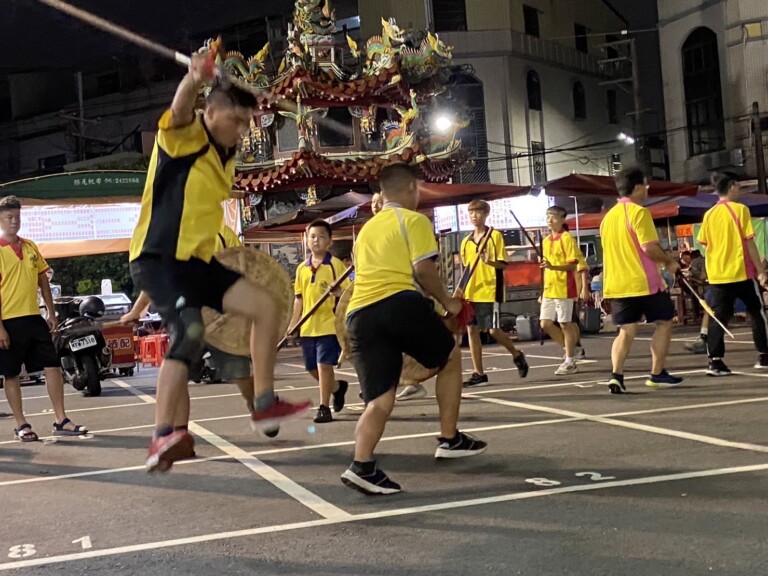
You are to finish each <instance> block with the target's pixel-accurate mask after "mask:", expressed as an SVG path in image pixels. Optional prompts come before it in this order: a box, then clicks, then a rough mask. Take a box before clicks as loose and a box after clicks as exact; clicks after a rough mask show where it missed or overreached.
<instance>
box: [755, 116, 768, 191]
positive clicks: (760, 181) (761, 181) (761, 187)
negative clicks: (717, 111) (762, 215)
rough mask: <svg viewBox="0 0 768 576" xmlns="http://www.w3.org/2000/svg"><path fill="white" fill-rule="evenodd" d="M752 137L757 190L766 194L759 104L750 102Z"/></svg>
mask: <svg viewBox="0 0 768 576" xmlns="http://www.w3.org/2000/svg"><path fill="white" fill-rule="evenodd" d="M752 138H754V143H755V160H756V164H757V191H758V193H760V194H766V192H768V191H766V185H765V156H764V154H763V128H762V126H761V125H760V105H759V104H758V103H757V102H752Z"/></svg>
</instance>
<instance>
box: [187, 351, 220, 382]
mask: <svg viewBox="0 0 768 576" xmlns="http://www.w3.org/2000/svg"><path fill="white" fill-rule="evenodd" d="M189 379H190V380H192V382H194V383H195V384H200V382H205V383H206V384H220V383H221V382H222V379H221V376H219V370H218V368H217V367H216V366H214V364H213V362H212V361H211V353H210V351H209V350H206V351H205V353H204V354H203V357H202V358H201V359H200V362H198V363H197V365H195V366H192V367H190V374H189Z"/></svg>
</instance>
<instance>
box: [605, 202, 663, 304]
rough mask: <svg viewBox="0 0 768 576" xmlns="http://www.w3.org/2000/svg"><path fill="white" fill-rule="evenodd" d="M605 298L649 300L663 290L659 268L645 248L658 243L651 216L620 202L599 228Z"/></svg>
mask: <svg viewBox="0 0 768 576" xmlns="http://www.w3.org/2000/svg"><path fill="white" fill-rule="evenodd" d="M600 241H601V243H602V245H603V294H604V296H605V298H632V297H635V296H648V295H649V294H656V293H657V292H661V291H662V290H664V286H666V284H665V283H664V281H663V280H662V278H661V274H660V272H659V265H658V264H657V263H656V262H654V261H653V260H652V259H651V257H650V256H648V255H647V254H646V253H645V251H644V250H643V247H645V246H649V245H651V244H657V243H658V242H659V235H658V233H657V232H656V227H655V226H654V225H653V218H652V217H651V212H650V211H649V210H648V209H647V208H643V207H642V206H640V205H639V204H635V203H634V202H632V201H631V200H630V199H629V198H621V199H620V200H619V202H618V203H617V204H616V206H614V207H613V208H611V209H610V210H609V211H608V213H607V214H606V215H605V217H604V218H603V221H602V223H601V224H600Z"/></svg>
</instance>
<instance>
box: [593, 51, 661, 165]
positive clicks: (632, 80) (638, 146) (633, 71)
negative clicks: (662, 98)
mask: <svg viewBox="0 0 768 576" xmlns="http://www.w3.org/2000/svg"><path fill="white" fill-rule="evenodd" d="M600 47H601V48H604V49H606V52H607V53H608V55H610V53H611V52H613V53H615V54H616V56H615V57H613V58H604V59H602V60H600V61H599V64H600V65H601V66H605V67H610V66H612V67H614V68H615V70H616V72H617V73H620V74H622V75H623V77H620V78H617V79H615V80H606V81H604V82H600V85H601V86H609V85H610V86H617V87H619V88H621V89H622V90H623V91H624V92H626V93H628V94H630V93H631V94H632V99H633V106H634V110H633V111H632V112H629V113H628V114H627V116H632V131H633V134H632V137H633V138H634V139H635V162H637V164H638V165H640V166H642V167H643V170H644V171H645V173H646V175H648V177H649V178H650V177H651V175H652V170H653V167H652V165H651V158H650V154H649V149H648V146H647V145H646V141H645V138H644V137H642V136H641V134H640V132H641V130H642V127H643V124H642V116H643V114H644V113H645V112H647V110H644V109H643V107H642V99H641V97H640V67H639V66H638V62H637V45H636V40H635V38H628V39H624V40H615V41H613V42H606V43H605V44H603V45H602V46H600ZM622 64H623V65H622ZM627 65H628V66H629V68H630V70H629V71H628V70H627V69H626V67H627Z"/></svg>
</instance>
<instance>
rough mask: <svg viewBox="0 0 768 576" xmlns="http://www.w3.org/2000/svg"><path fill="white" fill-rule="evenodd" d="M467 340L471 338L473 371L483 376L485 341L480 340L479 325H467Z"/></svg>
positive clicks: (470, 349) (470, 350)
mask: <svg viewBox="0 0 768 576" xmlns="http://www.w3.org/2000/svg"><path fill="white" fill-rule="evenodd" d="M467 340H469V354H470V356H472V371H473V372H474V373H475V374H480V375H481V376H482V375H483V374H485V371H484V370H483V343H482V342H481V341H480V329H479V328H478V327H477V326H467Z"/></svg>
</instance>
